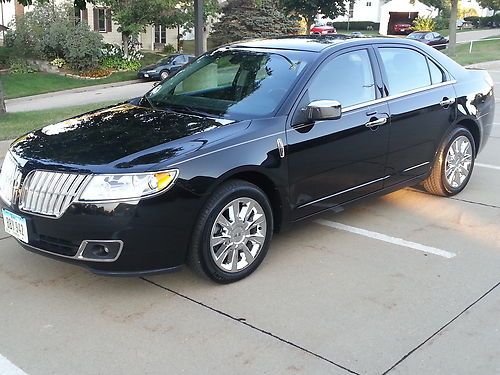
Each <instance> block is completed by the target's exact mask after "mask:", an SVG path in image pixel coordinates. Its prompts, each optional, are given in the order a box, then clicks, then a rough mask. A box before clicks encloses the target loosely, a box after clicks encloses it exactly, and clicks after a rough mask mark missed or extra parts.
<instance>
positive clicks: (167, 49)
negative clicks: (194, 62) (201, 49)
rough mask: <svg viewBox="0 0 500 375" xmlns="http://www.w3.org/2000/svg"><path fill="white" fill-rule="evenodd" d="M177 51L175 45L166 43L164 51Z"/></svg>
mask: <svg viewBox="0 0 500 375" xmlns="http://www.w3.org/2000/svg"><path fill="white" fill-rule="evenodd" d="M176 51H177V50H176V49H175V47H174V46H173V45H171V44H165V47H163V53H174V52H176Z"/></svg>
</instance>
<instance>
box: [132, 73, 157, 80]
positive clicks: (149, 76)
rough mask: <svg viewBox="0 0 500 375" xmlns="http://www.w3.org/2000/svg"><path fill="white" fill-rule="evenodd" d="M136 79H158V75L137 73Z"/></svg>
mask: <svg viewBox="0 0 500 375" xmlns="http://www.w3.org/2000/svg"><path fill="white" fill-rule="evenodd" d="M137 78H138V79H160V73H158V72H154V73H150V72H138V73H137Z"/></svg>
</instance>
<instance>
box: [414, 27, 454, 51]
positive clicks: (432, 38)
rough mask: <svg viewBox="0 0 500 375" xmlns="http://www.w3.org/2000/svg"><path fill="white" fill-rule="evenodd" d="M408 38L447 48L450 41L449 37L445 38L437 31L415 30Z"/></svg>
mask: <svg viewBox="0 0 500 375" xmlns="http://www.w3.org/2000/svg"><path fill="white" fill-rule="evenodd" d="M407 38H408V39H413V40H417V41H419V42H422V43H425V44H427V45H429V46H432V47H434V48H436V49H445V48H446V46H447V45H448V43H449V42H450V41H449V40H448V38H445V37H444V36H442V35H441V34H439V33H436V32H435V31H415V32H413V33H411V34H410V35H408V36H407Z"/></svg>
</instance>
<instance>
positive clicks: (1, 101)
mask: <svg viewBox="0 0 500 375" xmlns="http://www.w3.org/2000/svg"><path fill="white" fill-rule="evenodd" d="M6 112H7V110H6V109H5V97H4V94H3V86H2V80H0V116H1V115H3V114H5V113H6Z"/></svg>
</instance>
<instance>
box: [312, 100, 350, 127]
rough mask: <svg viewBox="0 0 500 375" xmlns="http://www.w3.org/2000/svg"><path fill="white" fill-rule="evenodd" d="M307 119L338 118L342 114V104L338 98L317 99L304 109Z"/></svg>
mask: <svg viewBox="0 0 500 375" xmlns="http://www.w3.org/2000/svg"><path fill="white" fill-rule="evenodd" d="M303 111H305V113H306V116H307V120H309V121H311V122H314V121H321V120H338V119H339V118H340V117H341V116H342V105H341V104H340V103H339V102H338V101H336V100H315V101H313V102H311V103H309V105H308V106H307V107H305V108H304V109H303Z"/></svg>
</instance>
